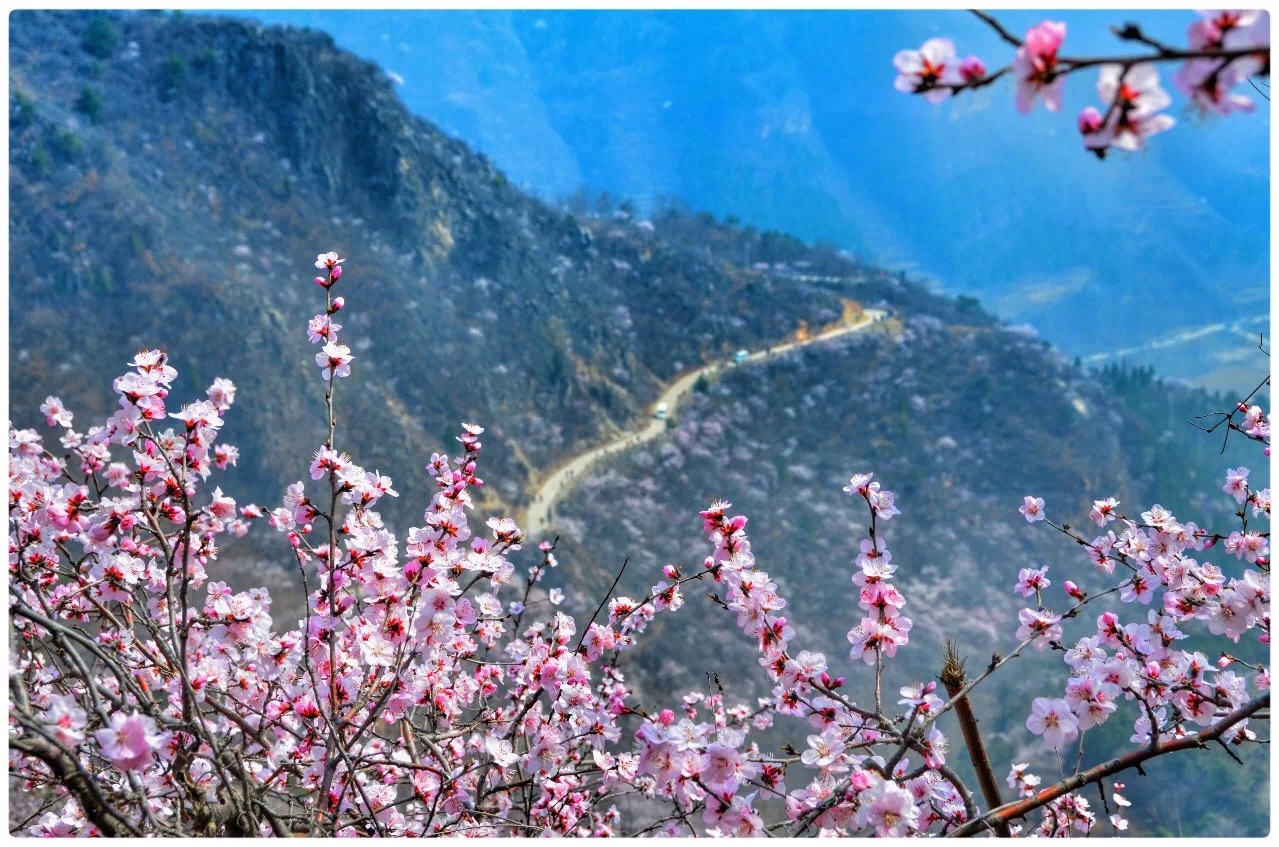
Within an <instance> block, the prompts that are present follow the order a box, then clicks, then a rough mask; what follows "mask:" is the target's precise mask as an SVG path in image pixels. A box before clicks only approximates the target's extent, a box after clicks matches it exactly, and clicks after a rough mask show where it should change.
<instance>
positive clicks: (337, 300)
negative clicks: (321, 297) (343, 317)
mask: <svg viewBox="0 0 1279 847" xmlns="http://www.w3.org/2000/svg"><path fill="white" fill-rule="evenodd" d="M345 305H346V298H345V297H334V298H333V305H332V306H329V314H330V315H332V314H336V313H337V312H340V311H342V307H343V306H345Z"/></svg>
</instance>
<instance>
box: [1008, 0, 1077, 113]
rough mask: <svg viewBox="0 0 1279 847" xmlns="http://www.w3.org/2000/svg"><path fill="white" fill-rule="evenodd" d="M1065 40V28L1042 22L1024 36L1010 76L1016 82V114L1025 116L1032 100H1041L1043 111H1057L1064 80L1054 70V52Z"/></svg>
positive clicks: (1055, 53) (1055, 64) (1052, 22)
mask: <svg viewBox="0 0 1279 847" xmlns="http://www.w3.org/2000/svg"><path fill="white" fill-rule="evenodd" d="M1065 38H1066V25H1065V24H1064V23H1061V22H1058V21H1044V22H1043V23H1040V24H1038V25H1036V26H1034V27H1031V29H1030V30H1029V31H1028V32H1027V33H1026V38H1025V40H1024V41H1023V43H1022V46H1021V47H1019V48H1017V55H1016V57H1015V58H1014V59H1013V63H1012V70H1013V76H1014V77H1016V79H1017V96H1016V100H1017V111H1019V112H1021V113H1022V114H1023V115H1024V114H1028V113H1029V112H1030V110H1031V109H1033V108H1034V107H1035V98H1037V97H1042V98H1043V101H1044V108H1045V109H1047V110H1048V111H1050V112H1055V111H1057V110H1058V109H1060V108H1061V96H1062V87H1063V85H1064V84H1065V81H1066V79H1065V77H1063V76H1060V75H1059V73H1058V70H1057V51H1058V50H1059V49H1060V48H1061V43H1062V41H1063V40H1065Z"/></svg>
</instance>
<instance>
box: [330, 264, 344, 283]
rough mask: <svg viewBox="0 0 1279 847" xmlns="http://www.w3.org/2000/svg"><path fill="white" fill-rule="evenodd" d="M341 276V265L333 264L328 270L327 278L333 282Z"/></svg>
mask: <svg viewBox="0 0 1279 847" xmlns="http://www.w3.org/2000/svg"><path fill="white" fill-rule="evenodd" d="M341 278H342V266H341V265H334V266H333V267H332V269H330V270H329V279H331V280H333V281H334V282H337V281H338V280H339V279H341Z"/></svg>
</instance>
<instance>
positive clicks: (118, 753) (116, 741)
mask: <svg viewBox="0 0 1279 847" xmlns="http://www.w3.org/2000/svg"><path fill="white" fill-rule="evenodd" d="M93 740H94V741H96V742H97V744H98V749H99V750H100V751H101V753H102V755H103V756H105V757H106V758H108V759H110V760H111V762H112V764H114V765H115V766H116V767H118V768H119V769H120V770H125V771H136V770H142V769H143V768H145V767H146V766H147V765H148V764H150V763H151V759H152V756H153V755H154V754H155V753H157V752H159V750H160V746H161V745H162V744H163V743H164V740H165V739H164V736H163V735H161V734H160V732H159V729H158V727H156V724H155V721H154V720H152V719H151V718H149V717H147V716H145V715H140V714H138V713H137V712H133V713H131V714H128V715H126V714H124V713H123V712H116V713H115V714H113V715H111V721H110V723H108V724H107V726H106V727H105V728H103V729H100V730H98V731H97V732H95V733H94V734H93Z"/></svg>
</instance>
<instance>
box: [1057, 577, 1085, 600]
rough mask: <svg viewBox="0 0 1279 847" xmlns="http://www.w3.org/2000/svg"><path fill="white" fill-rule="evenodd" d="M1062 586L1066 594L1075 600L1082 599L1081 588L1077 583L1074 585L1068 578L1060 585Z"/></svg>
mask: <svg viewBox="0 0 1279 847" xmlns="http://www.w3.org/2000/svg"><path fill="white" fill-rule="evenodd" d="M1062 588H1065V589H1066V594H1068V595H1069V596H1071V597H1073V598H1075V599H1076V600H1082V599H1084V592H1083V589H1082V588H1080V587H1079V586H1078V585H1075V584H1074V583H1073V582H1071V581H1070V580H1066V582H1065V583H1064V584H1063V585H1062Z"/></svg>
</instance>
